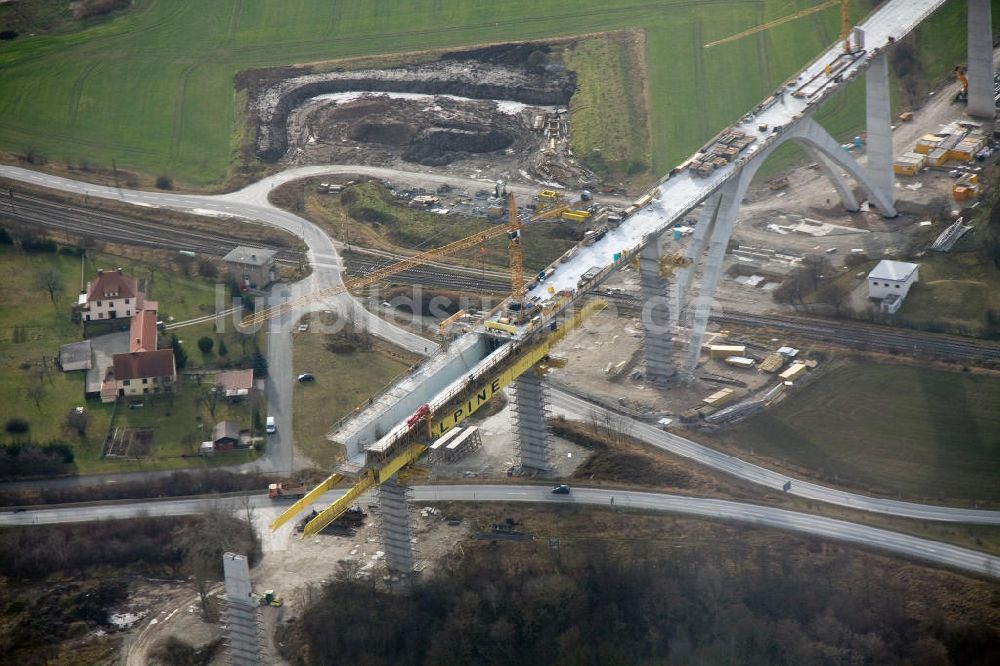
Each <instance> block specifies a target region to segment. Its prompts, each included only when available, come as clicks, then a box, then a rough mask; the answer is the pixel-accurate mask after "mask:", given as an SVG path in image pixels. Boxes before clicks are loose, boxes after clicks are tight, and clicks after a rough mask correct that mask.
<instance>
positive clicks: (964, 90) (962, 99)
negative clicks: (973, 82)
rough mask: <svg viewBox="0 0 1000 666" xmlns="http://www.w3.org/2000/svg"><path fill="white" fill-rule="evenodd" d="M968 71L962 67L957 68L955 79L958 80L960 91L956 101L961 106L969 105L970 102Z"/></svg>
mask: <svg viewBox="0 0 1000 666" xmlns="http://www.w3.org/2000/svg"><path fill="white" fill-rule="evenodd" d="M966 72H967V70H966V69H965V67H964V66H962V65H956V66H955V78H956V79H957V80H958V83H959V86H960V87H959V89H958V92H957V93H955V100H954V101H956V102H959V103H961V104H968V102H969V77H968V75H967V74H966Z"/></svg>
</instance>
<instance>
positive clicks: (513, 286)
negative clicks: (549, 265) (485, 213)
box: [507, 192, 524, 307]
mask: <svg viewBox="0 0 1000 666" xmlns="http://www.w3.org/2000/svg"><path fill="white" fill-rule="evenodd" d="M507 228H508V231H507V237H508V238H509V239H510V240H509V242H508V243H507V252H508V253H509V254H510V295H511V297H512V298H513V299H514V302H515V303H517V304H518V307H522V306H523V305H524V251H523V250H522V248H521V219H520V218H519V217H518V216H517V204H516V203H515V202H514V193H513V192H509V193H508V194H507Z"/></svg>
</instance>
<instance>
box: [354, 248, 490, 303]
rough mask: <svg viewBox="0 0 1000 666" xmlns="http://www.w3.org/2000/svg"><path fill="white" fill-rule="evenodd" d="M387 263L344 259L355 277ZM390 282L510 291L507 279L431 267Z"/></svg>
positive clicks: (414, 270) (454, 288)
mask: <svg viewBox="0 0 1000 666" xmlns="http://www.w3.org/2000/svg"><path fill="white" fill-rule="evenodd" d="M387 263H391V262H390V261H377V260H375V259H362V258H359V257H356V256H351V257H349V258H346V259H345V264H346V266H347V272H348V273H349V274H351V275H356V276H360V275H365V274H366V273H369V272H371V271H372V270H373V269H375V268H381V267H382V266H384V265H386V264H387ZM392 281H393V282H405V283H408V284H420V285H423V286H425V287H439V288H442V289H450V290H454V291H482V292H488V293H497V294H506V293H507V292H509V291H510V279H509V278H508V279H507V280H499V279H497V278H492V277H490V275H489V274H488V273H487V274H486V275H484V276H475V275H473V274H472V273H469V272H464V271H462V272H459V271H454V272H452V271H445V270H442V269H440V268H432V267H421V268H411V269H409V270H406V271H403V272H402V273H397V274H396V275H394V276H392Z"/></svg>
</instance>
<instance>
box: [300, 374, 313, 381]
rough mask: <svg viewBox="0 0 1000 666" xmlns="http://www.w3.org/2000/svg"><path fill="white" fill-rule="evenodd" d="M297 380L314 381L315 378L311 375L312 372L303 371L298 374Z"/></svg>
mask: <svg viewBox="0 0 1000 666" xmlns="http://www.w3.org/2000/svg"><path fill="white" fill-rule="evenodd" d="M299 381H300V382H314V381H316V378H315V377H313V375H312V373H310V372H303V373H302V374H301V375H299Z"/></svg>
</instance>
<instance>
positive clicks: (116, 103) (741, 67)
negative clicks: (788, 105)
mask: <svg viewBox="0 0 1000 666" xmlns="http://www.w3.org/2000/svg"><path fill="white" fill-rule="evenodd" d="M812 4H815V3H813V2H811V1H807V0H792V1H789V0H762V1H760V2H753V3H748V2H744V1H741V0H706V1H704V2H697V3H693V2H690V0H662V1H661V2H648V3H635V2H630V1H629V0H552V1H551V2H546V3H545V4H544V6H541V7H540V6H539V4H538V3H536V2H528V1H526V0H512V1H510V2H502V3H482V2H478V1H475V0H449V1H447V2H442V1H441V0H389V1H384V2H377V3H375V2H364V1H363V0H344V1H339V2H328V1H326V0H281V1H279V0H271V1H269V2H265V1H261V2H252V3H251V2H245V1H244V0H217V1H216V2H212V3H204V2H199V1H197V0H170V1H169V2H168V1H165V0H149V1H148V2H138V3H137V7H136V9H135V10H133V11H131V12H129V13H126V14H123V15H120V16H118V17H116V18H113V19H111V20H109V21H106V22H103V23H99V24H97V25H93V26H91V27H88V28H86V29H84V30H81V31H78V32H72V33H62V34H53V35H39V36H34V37H31V36H21V37H19V38H17V39H16V40H14V41H4V42H0V70H2V71H3V76H0V118H3V122H2V123H0V150H6V151H10V152H12V153H17V154H23V153H24V152H25V151H27V150H28V149H33V150H35V151H37V152H40V153H42V154H44V155H45V156H46V157H47V158H48V159H49V160H53V161H57V162H63V163H68V164H70V165H76V164H78V163H79V162H80V161H81V160H86V161H87V162H89V163H90V164H92V165H96V166H98V167H103V168H107V167H108V166H109V165H110V164H111V162H112V160H114V161H115V162H116V164H117V166H118V168H119V169H131V170H135V171H137V172H140V173H141V174H143V177H144V181H143V182H145V183H147V184H148V183H150V182H151V179H152V178H154V177H155V176H157V175H161V174H162V175H169V176H171V177H173V178H174V179H175V181H176V182H177V183H178V185H186V186H201V187H206V186H213V185H216V186H217V185H218V184H220V183H221V182H222V181H223V180H224V179H225V178H226V177H227V175H230V174H231V173H232V167H233V160H234V159H235V156H236V155H237V154H238V149H239V147H240V144H241V143H242V142H243V141H244V140H245V138H246V132H245V128H244V127H243V125H242V124H241V123H240V122H238V117H237V115H238V113H240V111H241V109H240V107H241V103H242V102H241V101H238V100H237V95H236V94H235V92H234V85H233V77H234V75H235V74H236V73H237V72H239V71H241V70H244V69H247V68H257V67H267V66H277V65H286V64H293V63H305V62H315V61H323V60H332V59H338V58H346V57H355V56H367V55H374V54H379V53H387V52H406V51H417V50H423V49H429V48H434V49H441V48H456V47H461V46H468V45H473V44H482V43H487V42H503V41H513V40H534V39H545V38H551V37H556V36H560V37H563V36H569V35H573V34H586V33H594V32H604V31H612V30H621V29H626V28H636V27H640V28H644V29H645V30H646V40H645V44H646V64H647V68H646V69H647V72H648V77H649V81H648V83H649V96H650V113H651V119H652V124H651V125H652V126H651V132H650V134H651V137H652V163H653V164H652V167H653V172H654V173H664V172H665V171H666V170H667V169H668V168H669V167H670V166H672V165H673V164H675V163H676V162H678V161H679V160H680V159H681V158H682V157H683V156H686V155H687V154H689V153H690V152H691V151H693V150H694V149H696V148H697V147H699V145H700V144H701V142H703V141H704V140H705V139H706V138H708V137H710V136H711V135H712V134H714V133H715V132H717V131H718V130H719V129H721V128H722V127H724V126H725V125H726V124H727V123H729V122H732V121H733V120H735V119H736V118H738V117H739V115H740V113H742V111H744V110H745V109H747V108H749V107H751V106H752V105H753V104H754V103H756V102H757V101H759V100H760V99H761V98H762V97H763V96H765V95H766V93H767V92H768V91H770V90H771V89H773V88H774V87H775V86H777V85H778V84H780V83H781V82H782V81H783V80H784V79H785V77H786V76H788V75H789V74H791V73H792V72H793V71H795V70H796V69H797V68H798V67H800V66H801V65H803V64H804V63H805V62H807V61H808V60H810V59H811V58H812V57H814V56H815V55H816V53H817V52H819V51H820V49H821V48H822V47H823V46H825V45H828V44H829V43H831V42H832V41H833V40H834V38H835V36H836V33H837V29H838V15H837V11H836V10H835V9H829V10H826V11H823V12H821V13H819V14H815V15H812V16H809V17H807V18H803V19H800V20H798V21H793V22H791V23H788V24H785V25H783V26H780V27H778V28H775V29H772V30H769V31H767V32H762V33H759V34H757V35H754V36H752V37H748V38H745V39H742V40H739V41H736V42H731V43H728V44H725V45H722V46H717V47H715V48H712V49H703V48H702V46H701V45H702V44H703V43H705V42H707V41H710V40H713V39H718V38H721V37H724V36H727V35H730V34H733V33H736V32H739V31H741V30H744V29H746V28H747V27H748V26H752V25H756V24H759V23H762V22H764V21H767V20H771V19H774V18H778V17H781V16H784V15H787V14H789V13H791V12H793V11H795V10H798V9H803V8H805V7H808V6H810V5H812ZM998 4H1000V3H998ZM853 5H854V14H855V15H856V16H860V15H861V14H863V13H864V12H865V11H867V7H869V6H870V5H869V3H867V2H862V1H861V0H857V1H856V2H854V3H853ZM963 7H964V4H963V3H960V2H954V3H952V4H951V5H949V6H948V7H947V8H946V9H945V10H944V11H943V12H940V13H939V14H940V15H939V16H937V17H935V20H934V21H933V23H934V24H935V26H936V27H938V28H940V27H941V26H958V25H959V24H964V16H962V15H961V12H962V9H963ZM994 17H1000V11H997V10H994ZM956 31H958V28H954V27H952V28H949V30H947V31H945V33H942V35H945V36H941V35H936V36H935V37H934V39H933V40H930V46H932V47H934V48H935V49H936V52H935V53H934V58H935V62H938V63H946V64H947V65H948V68H950V67H951V66H953V63H954V62H957V61H959V60H961V59H962V55H961V53H962V50H963V49H964V39H963V38H961V36H959V37H958V38H955V39H951V38H950V37H948V36H947V35H946V33H947V34H950V33H954V32H956ZM942 67H943V65H942ZM581 71H582V73H583V74H584V78H582V79H581V80H580V85H581V87H582V88H583V89H584V90H586V89H587V88H588V87H590V86H592V85H594V81H593V77H594V76H597V77H600V76H602V71H601V70H600V69H599V68H587V67H585V66H582V67H581ZM587 76H589V77H591V78H590V80H588V79H587V78H586V77H587ZM848 106H850V107H851V108H852V109H854V110H855V111H856V110H857V109H859V108H860V107H858V106H857V105H856V104H854V103H850V104H848ZM833 120H834V119H831V121H833ZM859 120H860V117H859V116H857V115H856V114H853V113H852V114H838V115H837V117H836V119H835V122H832V124H831V128H832V129H833V130H834V131H835V132H839V131H840V130H842V129H843V126H850V127H851V128H852V130H853V128H854V127H857V125H858V122H859Z"/></svg>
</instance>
